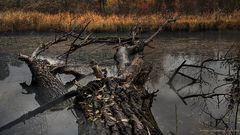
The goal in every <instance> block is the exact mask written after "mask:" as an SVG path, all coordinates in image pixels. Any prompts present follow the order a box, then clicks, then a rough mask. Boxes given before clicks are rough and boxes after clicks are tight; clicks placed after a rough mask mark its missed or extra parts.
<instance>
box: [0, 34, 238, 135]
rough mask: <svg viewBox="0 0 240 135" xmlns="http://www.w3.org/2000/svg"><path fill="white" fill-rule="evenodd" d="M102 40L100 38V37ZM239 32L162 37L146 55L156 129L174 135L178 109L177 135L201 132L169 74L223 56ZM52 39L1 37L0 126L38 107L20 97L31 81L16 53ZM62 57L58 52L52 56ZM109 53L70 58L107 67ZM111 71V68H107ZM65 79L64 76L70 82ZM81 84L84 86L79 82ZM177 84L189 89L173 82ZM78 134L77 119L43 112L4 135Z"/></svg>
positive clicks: (95, 50)
mask: <svg viewBox="0 0 240 135" xmlns="http://www.w3.org/2000/svg"><path fill="white" fill-rule="evenodd" d="M99 35H102V34H99ZM239 35H240V32H235V31H233V32H206V33H193V34H192V33H191V34H190V33H162V34H160V35H159V37H158V38H157V39H156V40H155V41H154V42H153V43H152V46H154V47H155V49H147V50H146V51H145V55H146V56H145V61H146V62H147V63H150V64H152V65H153V67H154V70H153V71H152V73H151V77H150V80H149V82H148V83H147V86H146V87H147V89H149V90H150V91H153V90H157V89H159V90H160V92H159V93H158V96H157V97H156V100H155V101H154V104H153V108H152V111H153V114H154V116H155V119H156V121H157V122H158V125H159V127H160V129H161V130H162V131H163V132H164V133H165V134H169V131H172V132H175V127H176V113H175V111H176V107H175V105H176V106H177V117H178V120H177V123H178V126H177V127H178V133H179V134H199V133H201V130H202V129H205V128H206V127H204V126H203V125H202V123H201V121H202V118H201V116H200V115H201V112H200V111H199V108H198V106H197V105H189V106H186V105H184V104H183V103H182V101H181V100H180V99H179V98H178V97H177V95H176V94H175V93H174V92H173V91H172V90H171V89H170V88H169V86H168V85H167V84H166V83H167V81H168V79H169V76H171V73H172V71H173V70H174V69H175V68H176V67H178V66H179V65H180V64H181V63H182V62H183V61H184V60H187V62H188V63H191V64H194V63H197V62H199V61H201V60H203V59H205V58H210V57H217V56H218V55H220V53H219V52H224V51H226V50H227V49H228V48H229V47H230V46H231V45H232V44H233V43H235V42H239V41H240V38H239ZM53 38H54V35H53V34H50V33H47V34H37V33H33V34H23V35H21V34H10V35H1V36H0V69H1V70H0V115H1V119H0V125H3V124H5V123H6V122H8V121H10V120H13V119H15V118H17V117H18V116H20V115H21V114H23V113H26V112H27V111H30V110H32V109H34V108H36V107H38V104H37V102H36V101H35V99H34V95H23V94H21V92H22V91H24V90H23V89H22V88H21V86H20V85H19V83H21V82H25V81H26V82H27V83H30V81H31V73H30V71H29V69H28V67H27V66H26V65H25V64H24V63H22V62H20V61H18V60H17V54H18V53H19V52H25V53H26V54H29V53H30V52H32V50H33V49H34V48H35V47H36V46H37V45H38V44H39V43H40V42H47V41H48V40H50V39H53ZM58 52H61V48H60V47H58V48H57V49H56V48H55V49H54V50H50V55H49V57H51V53H52V54H53V53H58ZM113 53H114V52H113V49H112V48H111V47H106V46H101V47H96V46H89V47H86V48H83V49H82V50H79V51H78V52H76V53H74V54H73V55H72V56H71V57H72V58H74V62H77V63H78V64H81V63H86V62H87V61H89V60H90V59H95V60H96V61H98V62H99V63H101V62H104V63H105V66H108V65H111V63H112V60H111V58H112V56H113ZM111 68H113V67H111ZM69 78H71V77H69V76H62V79H63V80H68V79H69ZM83 83H84V82H83ZM177 83H178V84H180V85H181V84H183V83H187V81H186V80H181V79H179V80H177ZM77 132H78V129H77V124H76V119H75V118H74V116H73V115H72V114H71V112H70V111H67V110H63V111H59V112H46V113H44V114H42V115H40V116H37V117H35V118H32V119H30V120H28V121H26V122H25V125H24V123H22V124H19V125H17V126H15V127H13V128H11V129H9V130H8V131H5V132H4V134H9V135H12V134H18V135H19V134H22V135H23V134H24V135H32V134H36V135H38V134H39V135H40V134H44V135H45V134H49V135H64V134H69V135H76V134H77Z"/></svg>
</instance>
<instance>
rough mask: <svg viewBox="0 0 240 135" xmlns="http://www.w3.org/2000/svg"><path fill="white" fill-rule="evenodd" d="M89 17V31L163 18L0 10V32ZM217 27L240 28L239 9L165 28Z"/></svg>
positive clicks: (67, 26) (67, 24) (63, 27)
mask: <svg viewBox="0 0 240 135" xmlns="http://www.w3.org/2000/svg"><path fill="white" fill-rule="evenodd" d="M88 21H91V23H90V25H89V27H88V29H87V31H89V32H129V31H130V29H131V27H132V26H134V25H136V24H138V25H139V26H140V27H141V28H142V31H144V32H150V31H153V30H156V29H157V28H158V26H159V25H160V24H162V23H163V22H164V21H165V19H164V18H163V17H162V16H161V15H157V14H151V15H142V16H135V15H127V16H121V15H109V16H102V15H98V14H97V13H92V12H90V13H85V14H71V13H58V14H47V13H40V12H23V11H4V12H0V33H5V32H28V31H34V32H54V31H56V30H58V31H64V32H68V31H70V30H72V29H73V28H77V29H80V28H81V27H83V25H84V23H86V22H88ZM216 30H240V11H235V12H233V13H232V14H230V15H224V14H223V15H220V14H216V13H215V14H214V13H213V14H210V15H203V16H196V15H194V16H193V15H188V16H181V17H180V18H179V19H178V20H177V22H176V23H175V24H172V25H170V26H169V27H167V28H166V29H165V31H173V32H182V31H184V32H199V31H216Z"/></svg>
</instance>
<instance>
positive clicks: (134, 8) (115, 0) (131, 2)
mask: <svg viewBox="0 0 240 135" xmlns="http://www.w3.org/2000/svg"><path fill="white" fill-rule="evenodd" d="M239 9H240V0H228V1H226V0H51V1H49V0H1V1H0V10H1V11H5V10H24V11H39V12H47V13H58V12H74V13H84V12H98V13H102V14H130V13H134V14H152V13H163V14H165V13H176V12H178V13H181V14H186V15H199V14H209V13H213V12H223V13H232V12H234V11H236V10H239Z"/></svg>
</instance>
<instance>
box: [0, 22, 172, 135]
mask: <svg viewBox="0 0 240 135" xmlns="http://www.w3.org/2000/svg"><path fill="white" fill-rule="evenodd" d="M175 21H176V19H169V20H167V21H166V22H165V23H164V24H163V25H162V26H160V27H159V29H158V31H157V32H155V33H154V34H153V35H151V36H150V37H149V38H148V39H146V40H144V39H143V40H141V39H139V38H137V35H136V33H137V32H134V33H135V34H133V37H131V38H127V39H126V38H125V39H124V38H122V39H124V40H121V38H118V41H116V38H94V37H91V35H87V36H85V37H84V36H82V35H83V33H84V30H85V29H86V27H87V26H88V24H89V23H88V24H87V25H85V27H84V28H83V30H81V31H80V32H79V34H75V33H74V32H70V33H67V34H65V35H63V36H62V37H60V38H58V39H55V41H53V42H49V43H47V44H46V45H41V46H40V47H38V48H37V49H36V50H35V51H34V52H33V53H32V55H31V56H26V55H22V54H20V55H19V59H20V60H22V61H24V62H25V63H26V64H27V65H28V66H29V68H30V70H31V72H32V83H31V85H30V86H28V85H26V83H22V84H21V85H22V87H23V88H24V89H26V91H27V93H31V92H35V93H36V100H37V101H38V102H39V104H40V107H39V108H37V109H36V110H33V111H31V112H29V113H27V114H25V115H23V116H22V117H20V118H19V119H17V120H15V121H12V122H10V123H9V124H7V125H5V126H3V127H1V128H0V132H1V131H3V130H6V129H8V128H10V127H12V126H14V125H16V124H18V123H20V122H23V121H25V120H27V119H29V118H31V117H34V116H35V115H37V114H39V113H42V112H44V111H45V110H48V109H52V110H55V109H63V108H65V107H66V106H69V105H70V104H71V103H73V109H74V111H75V113H76V116H77V123H78V127H79V128H78V129H79V135H81V134H88V135H90V134H103V135H105V134H107V135H108V134H141V135H145V134H156V135H161V134H162V132H161V130H160V129H159V128H158V125H157V123H156V121H155V119H154V117H153V115H152V113H151V106H152V102H153V98H154V96H155V94H156V92H153V93H149V92H148V91H147V90H146V89H145V87H144V84H145V82H146V81H147V78H148V76H149V73H150V72H151V69H152V67H151V66H148V65H146V64H145V63H144V60H143V56H144V55H143V51H144V48H145V46H149V42H150V41H152V39H153V38H154V37H155V36H156V35H157V34H158V33H159V32H160V31H161V30H162V29H163V27H165V26H166V25H168V24H169V23H172V22H175ZM69 36H70V37H75V40H74V41H73V42H72V44H71V45H70V48H69V50H68V51H66V52H65V53H64V54H62V55H60V56H65V60H66V61H65V65H50V63H49V62H48V61H47V60H39V59H38V58H37V56H38V55H39V54H41V52H44V51H45V50H46V49H48V48H50V47H51V46H53V45H55V44H57V43H59V42H64V41H66V40H67V39H68V37H69ZM77 40H80V43H79V44H76V41H77ZM96 43H106V44H110V45H115V44H116V43H117V45H118V47H117V49H116V53H115V55H114V60H115V61H116V65H117V68H118V75H117V76H111V77H107V70H104V69H102V68H101V67H100V66H99V65H98V64H97V63H96V62H94V61H92V62H91V63H90V67H91V68H92V70H93V74H94V75H95V76H96V80H92V81H90V82H89V83H88V84H87V85H86V86H83V87H81V86H78V87H77V89H76V90H75V91H70V92H67V91H68V90H67V88H69V87H66V86H64V84H63V83H62V82H61V81H59V80H58V79H57V77H56V74H62V73H63V74H72V75H73V76H74V77H75V79H74V80H72V81H71V82H69V83H71V86H72V85H74V84H75V82H77V81H79V80H80V79H82V78H84V77H85V76H86V75H84V74H82V73H79V72H77V71H75V70H74V69H70V68H69V66H68V65H67V64H68V62H67V61H68V58H69V55H70V54H71V53H73V52H74V51H76V50H77V49H80V48H82V47H84V46H86V45H90V44H96ZM61 58H62V57H61ZM33 88H34V91H32V89H33ZM72 97H75V98H74V100H73V102H72V99H71V98H72ZM57 104H58V105H57ZM56 105H57V106H56Z"/></svg>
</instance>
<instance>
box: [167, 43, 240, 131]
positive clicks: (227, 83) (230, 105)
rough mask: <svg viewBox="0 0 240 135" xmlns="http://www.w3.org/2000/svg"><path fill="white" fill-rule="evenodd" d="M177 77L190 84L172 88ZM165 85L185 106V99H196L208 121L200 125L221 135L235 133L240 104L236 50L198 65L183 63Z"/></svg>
mask: <svg viewBox="0 0 240 135" xmlns="http://www.w3.org/2000/svg"><path fill="white" fill-rule="evenodd" d="M230 52H231V53H230ZM179 76H180V77H181V78H180V79H183V78H184V79H188V80H190V82H189V83H187V84H186V85H184V84H183V85H182V86H176V82H177V80H179ZM168 84H169V86H170V87H171V88H172V89H173V91H174V92H175V93H176V94H177V95H178V96H179V98H180V99H181V100H182V101H183V102H184V103H185V104H188V102H187V101H189V100H188V99H196V98H197V99H199V100H200V101H199V100H198V103H199V104H200V106H201V108H200V109H201V110H202V112H203V113H204V114H206V115H207V116H209V118H210V122H209V123H205V122H204V124H206V125H207V126H211V127H214V128H216V129H221V130H223V131H224V132H225V133H231V134H237V131H238V112H239V105H240V57H239V52H238V48H237V49H233V47H231V48H230V49H229V50H228V51H227V52H226V53H225V54H223V56H222V57H219V56H218V57H217V58H208V59H205V60H203V61H202V62H200V63H199V64H187V62H186V61H184V62H183V63H182V64H181V65H180V66H179V67H178V68H177V69H176V70H175V72H174V73H173V75H172V77H171V78H170V79H169V82H168ZM211 121H212V122H211Z"/></svg>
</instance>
